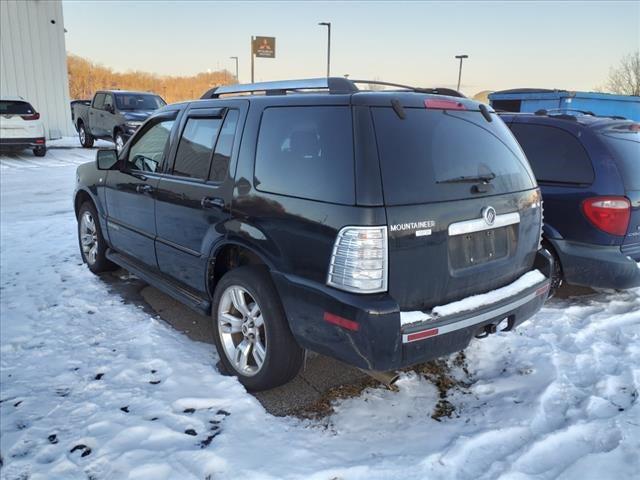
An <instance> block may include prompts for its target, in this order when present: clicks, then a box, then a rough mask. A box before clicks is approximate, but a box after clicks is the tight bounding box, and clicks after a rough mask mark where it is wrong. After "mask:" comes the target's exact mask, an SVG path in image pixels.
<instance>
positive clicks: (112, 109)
mask: <svg viewBox="0 0 640 480" xmlns="http://www.w3.org/2000/svg"><path fill="white" fill-rule="evenodd" d="M105 109H106V110H107V112H109V113H115V111H116V109H115V108H114V107H113V105H107V106H106V107H105Z"/></svg>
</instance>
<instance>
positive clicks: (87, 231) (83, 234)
mask: <svg viewBox="0 0 640 480" xmlns="http://www.w3.org/2000/svg"><path fill="white" fill-rule="evenodd" d="M80 244H81V245H82V253H83V254H84V258H85V260H86V261H87V263H88V264H89V265H93V264H94V263H96V258H97V256H98V230H97V228H96V222H95V220H94V218H93V215H92V214H91V212H89V211H86V212H84V213H83V214H82V218H81V219H80Z"/></svg>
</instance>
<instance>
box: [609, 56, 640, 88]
mask: <svg viewBox="0 0 640 480" xmlns="http://www.w3.org/2000/svg"><path fill="white" fill-rule="evenodd" d="M606 89H607V90H609V91H611V92H613V93H619V94H622V95H637V96H640V50H636V51H635V52H632V53H629V54H628V55H625V56H624V57H622V59H621V60H620V63H619V65H618V66H617V67H612V68H611V70H610V71H609V80H608V82H607V85H606Z"/></svg>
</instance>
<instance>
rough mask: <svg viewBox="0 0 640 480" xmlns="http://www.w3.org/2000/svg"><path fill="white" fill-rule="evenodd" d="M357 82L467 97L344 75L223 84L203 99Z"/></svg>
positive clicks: (347, 88) (342, 87) (340, 89)
mask: <svg viewBox="0 0 640 480" xmlns="http://www.w3.org/2000/svg"><path fill="white" fill-rule="evenodd" d="M356 84H368V85H383V86H386V87H398V88H403V89H406V90H409V91H411V92H415V93H429V94H432V95H448V96H450V97H459V98H466V97H465V96H464V95H463V94H462V93H460V92H458V91H457V90H453V89H451V88H420V87H412V86H409V85H402V84H400V83H391V82H381V81H379V80H351V79H347V78H343V77H324V78H308V79H303V80H283V81H275V82H258V83H247V84H238V85H223V86H220V87H215V88H212V89H211V90H208V91H207V92H205V94H204V95H202V97H200V98H201V99H211V98H220V96H222V95H233V94H241V93H249V94H251V93H256V92H264V93H265V94H266V95H285V94H286V93H287V92H295V91H303V90H328V91H329V93H332V94H348V93H355V92H358V91H360V90H359V89H358V87H357V85H356Z"/></svg>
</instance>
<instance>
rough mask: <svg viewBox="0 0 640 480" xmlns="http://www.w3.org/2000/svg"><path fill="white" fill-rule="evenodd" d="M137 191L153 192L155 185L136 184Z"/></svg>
mask: <svg viewBox="0 0 640 480" xmlns="http://www.w3.org/2000/svg"><path fill="white" fill-rule="evenodd" d="M136 192H138V193H151V192H153V187H152V186H151V185H136Z"/></svg>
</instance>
